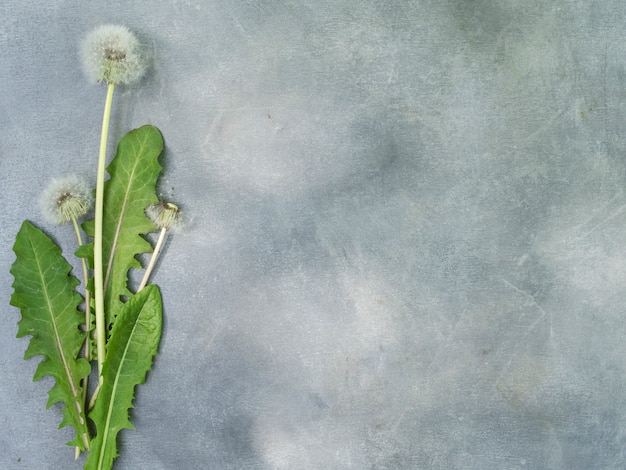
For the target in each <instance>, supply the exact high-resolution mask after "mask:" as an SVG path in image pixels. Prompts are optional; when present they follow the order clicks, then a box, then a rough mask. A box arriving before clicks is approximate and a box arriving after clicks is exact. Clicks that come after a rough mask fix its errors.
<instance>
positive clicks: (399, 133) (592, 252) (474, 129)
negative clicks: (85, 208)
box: [0, 0, 626, 469]
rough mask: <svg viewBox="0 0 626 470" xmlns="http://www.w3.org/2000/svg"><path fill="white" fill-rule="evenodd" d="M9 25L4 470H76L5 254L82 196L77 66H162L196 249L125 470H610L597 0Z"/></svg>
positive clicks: (612, 46)
mask: <svg viewBox="0 0 626 470" xmlns="http://www.w3.org/2000/svg"><path fill="white" fill-rule="evenodd" d="M122 4H124V2H119V1H117V2H103V1H94V2H83V1H78V0H73V1H63V2H61V1H56V2H55V1H52V2H43V1H33V2H22V1H17V0H8V1H4V2H2V4H0V25H1V27H0V89H1V90H2V93H1V94H0V188H2V196H1V197H2V199H1V202H2V207H3V216H2V222H3V223H2V224H1V226H0V240H1V244H0V249H1V250H2V251H1V253H0V267H1V269H0V305H1V307H0V310H1V312H2V315H1V320H2V323H1V324H2V328H0V376H1V377H2V380H1V381H0V409H1V410H2V413H1V415H0V448H2V449H3V450H2V452H0V468H3V469H5V468H6V469H20V468H23V469H59V468H80V465H76V466H75V467H74V466H72V465H71V464H70V461H71V458H72V449H70V448H67V447H64V446H63V442H65V441H67V440H69V438H70V435H71V434H70V430H69V429H67V428H66V429H64V430H60V431H59V430H56V426H57V425H58V423H59V421H60V410H59V409H58V408H57V407H56V406H55V407H53V409H52V410H45V407H44V404H45V401H46V399H47V391H48V389H49V388H50V386H51V381H49V380H43V381H42V382H40V383H35V384H33V383H31V378H32V375H33V372H34V370H35V367H36V363H37V361H36V360H30V361H27V362H25V361H23V360H22V355H23V352H24V350H25V348H26V345H27V340H26V339H20V340H17V339H15V338H14V336H15V333H16V331H17V327H16V322H17V320H18V317H19V315H18V312H17V310H16V309H14V308H12V307H10V306H9V305H8V303H9V297H10V293H11V287H10V285H11V282H12V279H11V277H10V275H9V272H8V270H9V266H10V263H11V262H12V261H13V259H14V257H13V253H12V252H11V246H12V244H13V237H14V235H15V233H16V231H17V230H18V228H19V225H20V223H21V221H22V220H23V219H24V218H29V219H31V220H33V221H35V222H36V223H37V224H38V225H40V226H41V227H43V228H45V229H46V230H47V231H48V232H49V233H52V234H54V236H55V237H56V238H57V239H58V240H60V241H61V243H66V244H69V241H68V240H70V239H71V232H70V231H69V228H68V229H67V231H66V232H65V233H64V232H63V229H56V228H54V227H52V226H49V225H46V224H45V223H43V222H42V218H41V216H40V215H39V213H38V209H37V205H36V201H37V198H38V197H39V194H40V191H41V189H42V187H43V186H45V185H46V184H47V182H48V179H49V177H51V176H59V175H62V174H63V173H64V172H66V171H76V172H79V173H82V174H85V175H92V176H93V174H94V166H95V154H96V151H97V139H98V128H99V119H100V116H101V108H102V103H103V101H104V88H103V87H98V86H95V85H90V84H89V83H87V81H86V79H84V77H83V75H82V72H81V69H80V66H79V64H78V61H77V44H78V42H79V41H80V39H81V38H82V37H83V35H84V34H85V33H86V32H87V31H89V30H90V29H91V28H93V27H94V26H97V25H98V24H101V23H106V22H116V23H123V24H125V25H127V26H128V27H129V28H130V29H131V30H133V31H135V32H136V33H137V34H138V36H139V37H140V38H141V40H142V41H143V42H144V43H145V44H147V45H148V48H149V49H150V51H151V53H152V57H153V62H154V64H153V66H152V68H151V71H150V73H149V75H148V76H147V77H146V78H145V79H144V80H143V81H142V83H141V84H139V85H135V86H131V87H127V88H120V90H119V93H118V94H117V96H116V98H115V103H114V121H115V125H114V127H113V129H112V135H111V137H112V138H113V139H114V140H118V139H119V138H120V137H121V136H122V135H123V134H124V133H125V132H126V131H128V130H130V129H132V128H135V127H138V126H140V125H142V124H145V123H151V124H154V125H156V126H158V127H159V128H160V129H161V131H162V132H163V134H164V136H165V139H166V145H167V150H166V153H165V156H164V162H165V173H164V177H163V178H162V181H161V191H162V192H163V194H164V195H166V196H168V197H171V198H172V199H173V200H175V201H176V202H179V203H180V205H181V206H182V207H183V208H184V209H185V211H186V212H187V213H188V214H189V215H190V217H191V218H192V221H191V223H190V225H189V227H188V230H187V232H186V233H185V234H184V235H180V236H178V235H177V236H175V237H173V238H172V239H171V240H170V243H169V245H168V247H167V254H166V256H165V258H163V261H162V263H161V264H160V266H159V269H158V272H157V274H156V278H155V282H156V283H158V284H159V285H160V286H161V288H162V291H163V295H164V302H165V315H166V324H165V330H164V337H163V341H162V343H161V349H160V354H159V356H158V357H157V360H156V365H155V367H154V369H153V371H152V372H151V373H150V375H149V378H148V381H147V383H146V384H145V385H144V386H142V387H141V388H140V389H139V391H138V395H137V400H136V402H135V404H136V409H135V410H134V411H133V422H134V424H135V425H136V430H134V431H124V432H122V434H121V437H122V441H123V444H122V449H121V452H122V457H121V458H119V459H118V460H117V462H116V464H117V466H116V468H119V469H143V468H145V469H148V468H150V469H197V468H213V469H344V468H354V469H366V468H371V469H406V468H441V469H449V468H460V469H486V468H498V469H517V468H537V469H539V468H541V469H543V468H551V469H589V468H624V467H626V455H625V454H624V448H625V440H626V434H625V429H626V428H625V419H626V416H625V413H626V412H625V410H626V400H625V398H624V397H625V393H624V389H625V385H626V370H625V366H624V364H625V359H626V342H625V341H624V338H625V335H626V322H625V321H624V318H623V316H624V310H625V308H624V307H625V304H626V276H625V275H624V267H625V263H626V237H625V232H626V230H625V228H626V211H624V208H625V207H626V194H625V193H624V184H625V176H626V175H625V165H624V150H625V148H624V147H625V143H626V126H625V125H624V123H625V122H626V109H625V105H624V104H625V98H624V97H625V92H626V89H625V86H624V83H625V82H624V76H625V72H626V69H625V63H626V34H625V33H624V24H626V8H625V7H624V4H623V1H622V0H604V1H602V2H599V1H583V0H579V1H562V0H556V1H525V2H521V1H517V0H502V1H489V0H475V1H464V0H456V1H441V0H430V1H409V0H404V1H401V0H390V1H385V2H381V1H379V0H370V1H362V2H358V1H343V2H340V1H318V2H304V1H301V0H292V1H286V0H285V1H253V0H248V1H243V0H241V1H237V0H225V1H200V0H187V1H176V0H172V1H168V2H157V1H143V2H136V3H133V4H131V5H130V6H124V7H121V6H120V5H122Z"/></svg>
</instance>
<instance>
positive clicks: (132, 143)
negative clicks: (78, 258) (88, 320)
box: [81, 126, 163, 325]
mask: <svg viewBox="0 0 626 470" xmlns="http://www.w3.org/2000/svg"><path fill="white" fill-rule="evenodd" d="M162 150H163V138H162V137H161V133H160V132H159V130H158V129H157V128H156V127H154V126H143V127H140V128H138V129H135V130H133V131H130V132H129V133H128V134H126V135H125V136H124V137H123V138H122V140H120V143H119V145H118V147H117V154H116V155H115V158H114V159H113V160H112V161H111V163H110V164H109V166H108V167H107V171H108V173H109V175H110V179H109V180H108V181H107V182H106V183H105V185H104V209H103V229H102V239H103V241H102V251H103V253H102V258H103V263H104V271H105V272H104V292H105V299H104V304H105V312H106V323H107V325H111V324H112V323H113V322H114V320H115V318H116V317H117V315H118V314H119V312H120V309H121V308H122V306H123V304H124V302H125V300H126V299H127V298H128V297H130V296H131V295H132V292H131V291H130V290H129V288H128V271H129V270H130V269H131V268H136V269H141V264H140V263H139V261H138V260H137V256H138V255H140V254H142V253H150V252H152V245H150V243H149V242H148V241H147V240H146V239H145V238H143V236H142V235H145V234H146V233H149V232H152V231H154V230H155V226H154V224H153V223H152V222H151V221H150V220H149V219H148V218H147V217H146V216H145V213H144V209H145V208H146V207H147V206H148V205H150V204H153V203H155V202H156V201H157V197H156V194H155V186H156V181H157V179H158V177H159V174H160V172H161V169H162V168H161V165H160V164H159V163H158V157H159V155H160V154H161V152H162ZM84 228H85V230H86V231H87V233H88V234H89V235H90V236H92V237H93V235H94V225H93V223H92V222H87V223H85V224H84ZM87 250H88V248H85V249H83V251H82V252H81V254H83V255H85V253H87ZM91 250H92V251H93V245H91Z"/></svg>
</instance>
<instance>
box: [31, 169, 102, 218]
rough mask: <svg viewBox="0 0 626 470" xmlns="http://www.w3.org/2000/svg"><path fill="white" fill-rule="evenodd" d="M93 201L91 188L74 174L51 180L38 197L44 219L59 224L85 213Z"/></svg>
mask: <svg viewBox="0 0 626 470" xmlns="http://www.w3.org/2000/svg"><path fill="white" fill-rule="evenodd" d="M93 202H94V201H93V190H92V188H91V187H90V186H89V184H87V182H86V181H85V180H84V179H83V178H80V177H78V176H76V175H70V176H66V177H64V178H59V179H54V180H52V182H51V183H50V184H49V185H48V187H47V188H46V189H45V190H44V192H43V193H42V194H41V198H40V199H39V205H40V207H41V211H42V213H43V215H44V217H45V218H46V220H48V221H49V222H50V223H53V224H59V225H62V224H65V223H68V222H70V221H71V220H72V219H73V218H75V219H79V218H80V217H82V216H83V215H85V214H86V213H87V212H89V211H90V210H91V208H92V207H93Z"/></svg>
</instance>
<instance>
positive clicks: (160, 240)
mask: <svg viewBox="0 0 626 470" xmlns="http://www.w3.org/2000/svg"><path fill="white" fill-rule="evenodd" d="M166 235H167V228H166V227H163V228H162V229H161V232H160V233H159V238H158V240H157V242H156V245H155V247H154V251H152V257H151V258H150V262H149V263H148V267H147V268H146V272H145V273H144V275H143V279H142V280H141V284H139V288H138V289H137V292H139V291H140V290H141V289H143V288H144V287H146V284H147V283H148V279H149V278H150V274H152V270H153V269H154V265H155V264H156V261H157V259H158V257H159V252H160V251H161V247H162V246H163V242H164V241H165V238H166Z"/></svg>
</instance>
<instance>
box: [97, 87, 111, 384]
mask: <svg viewBox="0 0 626 470" xmlns="http://www.w3.org/2000/svg"><path fill="white" fill-rule="evenodd" d="M114 89H115V84H114V83H109V86H108V88H107V97H106V101H105V104H104V115H103V117H102V134H101V135H100V152H99V155H98V173H97V176H96V207H95V212H96V213H95V234H94V247H93V259H94V293H95V302H96V347H97V351H98V376H102V365H103V363H104V355H105V343H106V327H105V317H104V278H103V261H102V219H103V207H104V173H105V166H106V153H107V141H108V137H109V122H110V120H111V103H112V102H113V91H114Z"/></svg>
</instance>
